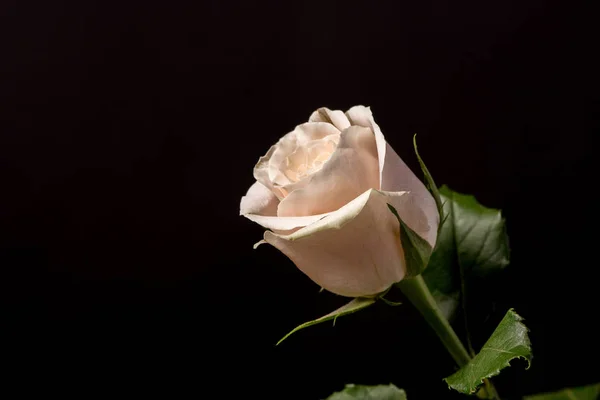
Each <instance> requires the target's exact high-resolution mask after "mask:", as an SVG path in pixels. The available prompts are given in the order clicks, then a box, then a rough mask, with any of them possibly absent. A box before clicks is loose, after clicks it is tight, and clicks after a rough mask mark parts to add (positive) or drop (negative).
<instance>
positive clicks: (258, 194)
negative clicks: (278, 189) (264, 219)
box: [240, 182, 279, 216]
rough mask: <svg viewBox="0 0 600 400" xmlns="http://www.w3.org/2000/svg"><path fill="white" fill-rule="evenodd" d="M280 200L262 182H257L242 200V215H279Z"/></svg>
mask: <svg viewBox="0 0 600 400" xmlns="http://www.w3.org/2000/svg"><path fill="white" fill-rule="evenodd" d="M278 204H279V200H278V199H277V197H276V196H275V195H274V194H273V192H271V191H270V190H269V189H268V188H266V187H265V186H264V185H263V184H262V183H260V182H255V183H254V184H253V185H252V186H250V189H248V192H247V193H246V195H245V196H243V197H242V201H241V202H240V215H243V214H257V215H264V216H277V205H278Z"/></svg>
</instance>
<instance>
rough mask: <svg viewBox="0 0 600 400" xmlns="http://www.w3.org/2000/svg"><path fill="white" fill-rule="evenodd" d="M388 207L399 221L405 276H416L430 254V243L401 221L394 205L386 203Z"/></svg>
mask: <svg viewBox="0 0 600 400" xmlns="http://www.w3.org/2000/svg"><path fill="white" fill-rule="evenodd" d="M388 208H389V209H390V211H391V212H392V213H393V214H394V215H395V216H396V219H398V222H399V223H400V243H402V250H403V251H404V259H405V261H406V277H411V276H417V275H419V274H420V273H422V272H423V271H424V270H425V267H427V263H428V262H429V257H430V256H431V245H430V244H429V242H427V240H425V239H423V238H422V237H421V236H419V234H417V233H416V232H415V231H413V230H412V229H410V228H409V227H408V225H406V224H405V223H404V221H402V219H401V218H400V216H399V215H398V212H397V211H396V209H395V208H394V206H392V205H391V204H388Z"/></svg>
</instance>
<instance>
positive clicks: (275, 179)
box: [240, 106, 439, 297]
mask: <svg viewBox="0 0 600 400" xmlns="http://www.w3.org/2000/svg"><path fill="white" fill-rule="evenodd" d="M254 177H255V178H256V180H257V182H256V183H254V185H252V186H251V187H250V189H249V190H248V193H247V194H246V196H244V197H242V201H241V204H240V214H241V215H244V216H245V217H247V218H249V219H250V220H252V221H254V222H256V223H258V224H260V225H262V226H263V227H265V228H267V229H270V231H266V232H265V233H264V240H265V241H266V242H267V243H269V244H271V245H273V246H275V247H276V248H278V249H279V250H280V251H281V252H283V253H284V254H285V255H286V256H288V257H289V258H290V259H291V260H292V261H293V262H294V264H296V266H297V267H298V268H299V269H300V270H301V271H303V272H304V273H305V274H306V275H308V277H310V278H311V279H312V280H313V281H314V282H316V283H317V284H319V285H320V286H321V287H323V288H325V289H327V290H329V291H330V292H333V293H337V294H339V295H342V296H349V297H359V296H372V295H376V294H378V293H381V292H383V291H385V290H386V289H388V288H389V287H390V286H391V285H392V284H394V283H396V282H399V281H400V280H402V279H403V278H404V276H405V275H406V263H405V260H404V255H403V250H402V246H401V243H400V234H399V229H400V227H399V223H398V220H397V218H396V217H395V216H394V215H393V214H392V212H390V210H389V208H388V206H387V204H388V203H389V204H391V205H392V206H394V208H395V209H396V210H397V212H398V214H399V216H400V218H401V219H402V221H403V222H404V223H405V224H406V225H408V226H409V227H410V228H411V229H412V230H413V231H415V232H416V233H417V234H419V235H420V236H421V237H422V238H424V239H425V240H427V242H429V244H430V245H431V246H432V248H433V247H434V245H435V241H436V236H437V228H438V224H439V214H438V211H437V208H436V205H435V201H434V199H433V197H432V196H431V194H430V193H429V192H428V191H427V189H426V188H425V186H424V185H423V183H422V182H421V181H420V180H419V179H418V178H417V177H416V176H415V174H413V173H412V171H411V170H410V169H409V168H408V167H407V166H406V164H405V163H404V162H403V161H402V160H401V159H400V157H398V155H397V154H396V152H395V151H394V150H393V149H392V148H391V147H390V145H389V144H388V143H387V142H386V141H385V138H384V136H383V134H382V133H381V130H380V128H379V126H378V125H377V124H376V123H375V121H374V119H373V115H372V113H371V110H370V108H368V107H363V106H355V107H352V108H351V109H350V110H348V111H347V112H346V113H343V112H342V111H339V110H329V109H327V108H320V109H319V110H317V111H315V112H314V113H313V114H312V115H311V116H310V118H309V122H307V123H305V124H302V125H298V126H297V127H296V129H294V130H293V131H292V132H290V133H288V134H287V135H285V136H284V137H282V138H281V139H280V140H279V141H278V142H277V144H275V145H274V146H272V147H271V148H270V149H269V151H268V152H267V154H266V155H265V156H264V157H261V158H260V159H259V161H258V163H257V164H256V166H255V168H254Z"/></svg>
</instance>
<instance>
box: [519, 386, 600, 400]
mask: <svg viewBox="0 0 600 400" xmlns="http://www.w3.org/2000/svg"><path fill="white" fill-rule="evenodd" d="M597 399H600V383H596V384H593V385H587V386H580V387H575V388H567V389H563V390H561V391H558V392H551V393H540V394H534V395H532V396H525V397H523V400H597Z"/></svg>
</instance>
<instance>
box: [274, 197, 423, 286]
mask: <svg viewBox="0 0 600 400" xmlns="http://www.w3.org/2000/svg"><path fill="white" fill-rule="evenodd" d="M386 203H390V204H392V205H393V206H394V207H395V208H396V209H397V210H398V212H399V213H400V211H401V210H404V211H403V213H404V214H405V215H407V214H410V215H411V218H410V219H409V220H407V221H405V222H406V223H407V225H409V226H410V227H411V228H412V229H414V230H421V231H422V230H423V229H424V228H425V226H424V225H426V222H425V217H424V215H423V214H422V213H421V212H420V209H419V208H416V209H411V208H413V207H414V198H412V197H411V196H410V194H409V193H406V192H398V193H389V192H380V191H377V190H373V189H370V190H368V191H366V192H365V193H363V194H361V195H360V196H358V197H357V198H356V199H354V200H352V201H351V202H349V203H348V204H346V205H345V206H343V207H342V208H340V209H339V210H337V211H335V212H332V213H331V214H329V215H328V216H327V217H325V218H323V219H321V220H319V221H317V222H315V223H313V224H311V225H309V226H306V227H305V228H302V229H299V230H298V231H296V232H294V233H292V234H290V235H285V236H283V235H278V234H275V233H272V232H268V231H267V232H265V234H264V238H265V241H266V242H267V243H269V244H271V245H273V246H275V247H276V248H277V249H279V250H280V251H281V252H283V253H284V254H285V255H286V256H287V257H289V258H290V259H291V260H292V261H293V262H294V264H296V266H297V267H298V268H299V269H300V270H301V271H303V272H304V273H305V274H306V275H308V277H309V278H310V279H312V280H313V281H314V282H316V283H317V284H319V285H321V286H322V287H323V288H325V289H327V290H329V291H330V292H333V293H336V294H339V295H342V296H348V297H359V296H372V295H376V294H378V293H381V292H383V291H384V290H386V289H387V288H389V287H390V286H391V285H392V284H394V283H395V282H398V281H400V280H401V279H402V278H403V277H404V275H405V273H406V267H405V263H404V255H403V251H402V246H401V244H400V236H399V224H398V220H397V219H396V217H395V216H394V215H393V214H392V213H391V212H390V210H389V208H388V206H387V204H386ZM407 209H410V210H407Z"/></svg>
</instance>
